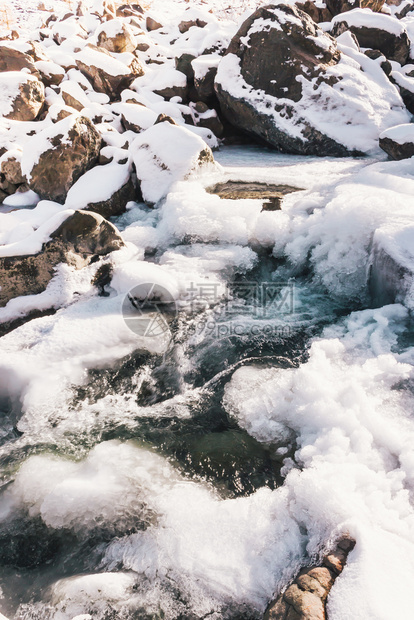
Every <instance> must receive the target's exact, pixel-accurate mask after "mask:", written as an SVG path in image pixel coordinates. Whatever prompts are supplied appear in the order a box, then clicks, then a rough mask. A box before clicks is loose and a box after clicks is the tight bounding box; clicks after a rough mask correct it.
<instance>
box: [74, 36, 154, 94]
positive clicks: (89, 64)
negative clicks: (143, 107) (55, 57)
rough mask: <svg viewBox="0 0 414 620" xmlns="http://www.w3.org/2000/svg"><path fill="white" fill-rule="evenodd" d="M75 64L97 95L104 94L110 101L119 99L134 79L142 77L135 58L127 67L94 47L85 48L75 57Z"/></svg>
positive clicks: (140, 67)
mask: <svg viewBox="0 0 414 620" xmlns="http://www.w3.org/2000/svg"><path fill="white" fill-rule="evenodd" d="M76 64H77V66H78V69H79V70H80V71H81V72H82V73H83V75H84V76H85V77H86V78H87V79H88V80H89V81H90V82H91V83H92V85H93V87H94V89H95V90H96V91H98V92H99V93H106V94H107V95H108V96H109V97H110V99H112V100H113V99H117V98H119V96H120V94H121V92H122V91H123V90H124V89H125V88H128V87H129V85H130V84H131V82H133V81H134V80H135V78H137V77H140V76H141V75H144V70H143V68H142V66H141V64H140V63H139V61H138V59H137V58H134V60H133V62H132V64H131V65H130V66H129V67H127V66H126V65H124V64H123V63H122V62H121V61H119V60H116V59H115V58H114V57H113V56H111V54H110V53H109V52H107V51H106V50H105V49H103V48H99V47H96V46H94V45H88V46H86V47H85V48H84V49H83V50H82V51H81V52H79V53H78V54H77V55H76Z"/></svg>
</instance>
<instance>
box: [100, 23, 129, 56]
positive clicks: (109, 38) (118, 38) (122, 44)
mask: <svg viewBox="0 0 414 620" xmlns="http://www.w3.org/2000/svg"><path fill="white" fill-rule="evenodd" d="M96 36H97V42H98V47H103V48H104V49H106V50H108V52H114V53H116V54H122V53H123V52H133V51H134V50H135V38H134V35H133V33H132V31H131V29H130V28H129V27H128V26H127V25H126V24H125V23H124V22H122V21H121V20H119V19H112V20H110V21H109V22H106V24H104V25H103V26H101V27H100V28H99V29H98V31H97V33H96Z"/></svg>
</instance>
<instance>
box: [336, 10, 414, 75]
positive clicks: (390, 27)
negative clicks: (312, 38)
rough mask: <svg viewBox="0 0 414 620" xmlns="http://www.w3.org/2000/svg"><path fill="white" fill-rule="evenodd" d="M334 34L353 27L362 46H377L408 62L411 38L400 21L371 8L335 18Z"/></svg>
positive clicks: (391, 55)
mask: <svg viewBox="0 0 414 620" xmlns="http://www.w3.org/2000/svg"><path fill="white" fill-rule="evenodd" d="M332 23H333V29H332V34H333V35H334V36H338V35H340V34H342V33H343V32H345V31H346V30H350V31H351V32H352V33H353V34H354V35H355V36H356V38H357V40H358V43H359V44H360V46H361V47H368V48H371V49H377V50H379V51H380V52H382V53H383V54H384V56H385V57H386V58H388V59H389V60H395V61H396V62H399V63H400V64H401V65H403V64H405V63H406V62H407V60H408V56H409V54H410V40H409V38H408V34H407V29H406V28H405V26H404V24H403V23H402V22H401V20H398V19H396V18H395V17H391V16H390V15H383V14H380V13H373V12H372V11H371V10H370V9H354V10H353V11H349V12H348V13H345V14H344V15H338V16H337V17H335V18H334V20H333V22H332Z"/></svg>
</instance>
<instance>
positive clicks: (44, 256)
mask: <svg viewBox="0 0 414 620" xmlns="http://www.w3.org/2000/svg"><path fill="white" fill-rule="evenodd" d="M49 237H50V241H47V242H46V243H44V244H43V247H42V250H41V251H40V252H39V253H38V254H33V255H31V256H3V257H0V281H1V283H2V286H1V289H0V307H1V306H5V305H6V304H7V302H8V301H9V300H10V299H12V298H14V297H20V296H21V295H36V294H38V293H41V292H42V291H44V290H45V289H46V287H47V285H48V283H49V282H50V280H51V279H52V277H53V274H54V269H55V267H56V266H57V265H58V264H59V263H62V262H66V263H68V264H69V265H72V266H73V267H75V268H76V269H81V268H82V267H84V266H85V265H88V264H89V263H90V262H91V261H92V260H96V257H98V256H105V255H106V254H108V253H109V252H113V251H115V250H119V249H120V248H121V247H122V246H123V245H124V244H123V241H122V238H121V236H120V234H119V233H118V231H117V230H116V228H115V226H113V225H112V224H111V223H110V222H107V221H106V220H104V218H103V217H101V216H100V215H98V214H96V213H87V212H84V211H75V212H74V213H73V214H72V215H69V217H68V218H67V219H65V220H64V222H63V223H62V224H60V225H59V226H58V227H57V228H56V230H55V231H53V232H52V233H51V234H50V235H49Z"/></svg>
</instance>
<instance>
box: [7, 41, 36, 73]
mask: <svg viewBox="0 0 414 620" xmlns="http://www.w3.org/2000/svg"><path fill="white" fill-rule="evenodd" d="M22 69H26V70H28V71H29V72H30V73H36V72H37V71H36V67H35V64H34V62H33V59H32V58H30V56H29V55H28V54H25V53H23V52H21V51H19V50H17V49H14V48H13V47H9V46H8V45H7V43H0V72H3V71H21V70H22Z"/></svg>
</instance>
